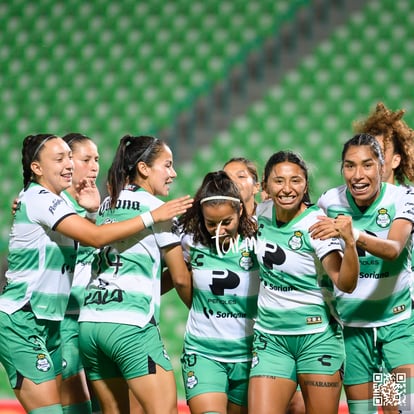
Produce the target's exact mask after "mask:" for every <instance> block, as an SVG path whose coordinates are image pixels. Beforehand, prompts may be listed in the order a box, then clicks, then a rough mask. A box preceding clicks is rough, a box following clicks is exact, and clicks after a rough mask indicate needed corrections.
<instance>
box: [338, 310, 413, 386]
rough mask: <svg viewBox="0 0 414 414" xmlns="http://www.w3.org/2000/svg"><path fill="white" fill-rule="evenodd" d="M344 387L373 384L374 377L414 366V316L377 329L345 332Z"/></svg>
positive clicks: (348, 330)
mask: <svg viewBox="0 0 414 414" xmlns="http://www.w3.org/2000/svg"><path fill="white" fill-rule="evenodd" d="M344 340H345V351H346V362H345V376H344V384H345V385H355V384H365V383H367V382H372V376H373V374H375V373H378V372H381V371H382V368H381V367H382V366H383V367H385V368H386V370H387V371H388V372H390V371H392V370H393V369H394V368H397V367H399V366H401V365H406V364H414V316H413V315H412V316H411V319H406V320H405V321H401V322H397V323H393V324H391V325H386V326H381V327H378V328H352V327H345V328H344Z"/></svg>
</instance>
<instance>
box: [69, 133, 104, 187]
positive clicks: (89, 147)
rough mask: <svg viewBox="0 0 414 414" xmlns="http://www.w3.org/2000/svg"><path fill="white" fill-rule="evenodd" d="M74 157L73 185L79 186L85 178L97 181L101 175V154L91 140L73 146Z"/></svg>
mask: <svg viewBox="0 0 414 414" xmlns="http://www.w3.org/2000/svg"><path fill="white" fill-rule="evenodd" d="M72 157H73V166H74V171H73V180H72V183H73V185H74V186H75V185H77V184H78V183H79V181H80V180H82V179H83V178H92V179H93V180H96V178H97V177H98V173H99V154H98V148H97V147H96V145H95V144H94V143H93V142H92V141H91V140H89V139H85V140H83V141H80V142H76V143H75V144H73V145H72Z"/></svg>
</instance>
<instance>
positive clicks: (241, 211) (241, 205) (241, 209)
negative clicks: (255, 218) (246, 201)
mask: <svg viewBox="0 0 414 414" xmlns="http://www.w3.org/2000/svg"><path fill="white" fill-rule="evenodd" d="M243 209H244V205H243V203H240V211H239V218H240V217H241V216H242V214H243Z"/></svg>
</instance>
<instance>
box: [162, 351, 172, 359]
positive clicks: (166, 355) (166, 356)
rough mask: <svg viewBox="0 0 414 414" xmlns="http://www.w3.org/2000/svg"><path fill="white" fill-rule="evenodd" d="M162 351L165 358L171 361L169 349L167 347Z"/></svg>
mask: <svg viewBox="0 0 414 414" xmlns="http://www.w3.org/2000/svg"><path fill="white" fill-rule="evenodd" d="M162 353H163V354H164V358H165V359H167V360H168V361H169V360H170V356H169V355H168V353H167V350H166V349H165V348H164V349H163V350H162Z"/></svg>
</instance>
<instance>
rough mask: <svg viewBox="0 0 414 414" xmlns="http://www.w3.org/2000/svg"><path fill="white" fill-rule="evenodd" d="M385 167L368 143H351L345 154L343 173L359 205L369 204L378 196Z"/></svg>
mask: <svg viewBox="0 0 414 414" xmlns="http://www.w3.org/2000/svg"><path fill="white" fill-rule="evenodd" d="M382 172H383V168H382V166H381V164H380V162H379V160H378V158H377V157H376V156H375V155H374V153H373V151H372V150H371V148H370V147H369V146H368V145H351V146H350V147H349V148H348V149H347V151H346V153H345V154H344V160H343V166H342V173H343V176H344V179H345V183H346V185H347V187H348V190H349V192H350V193H351V195H352V197H353V198H354V200H355V203H356V204H357V205H358V206H369V205H371V204H372V203H373V201H374V200H375V199H376V198H377V197H378V195H379V192H380V188H381V179H382Z"/></svg>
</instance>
